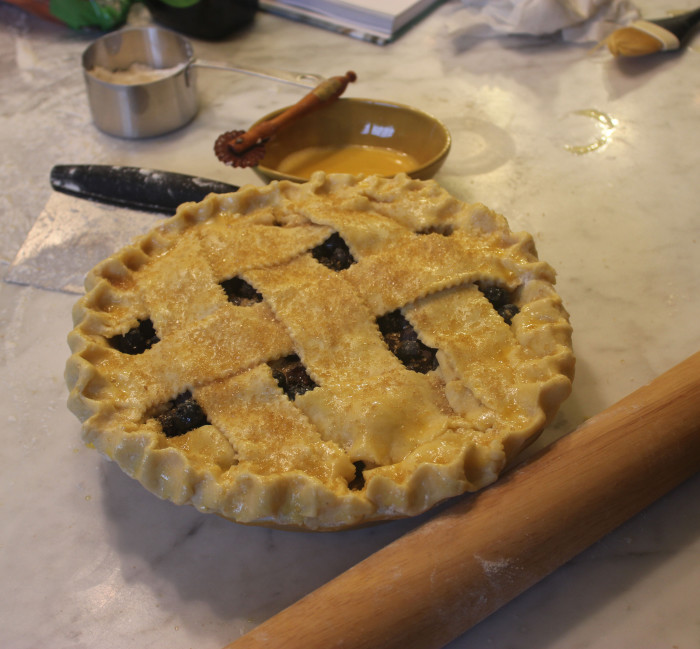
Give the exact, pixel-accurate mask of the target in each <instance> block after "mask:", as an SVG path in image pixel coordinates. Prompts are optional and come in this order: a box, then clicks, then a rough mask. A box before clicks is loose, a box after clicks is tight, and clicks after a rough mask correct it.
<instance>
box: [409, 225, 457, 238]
mask: <svg viewBox="0 0 700 649" xmlns="http://www.w3.org/2000/svg"><path fill="white" fill-rule="evenodd" d="M453 232H454V228H453V227H452V226H451V225H450V224H449V223H447V224H444V225H431V226H430V227H429V228H426V229H425V230H420V231H419V232H418V233H417V234H441V235H442V236H443V237H449V236H450V235H451V234H452V233H453Z"/></svg>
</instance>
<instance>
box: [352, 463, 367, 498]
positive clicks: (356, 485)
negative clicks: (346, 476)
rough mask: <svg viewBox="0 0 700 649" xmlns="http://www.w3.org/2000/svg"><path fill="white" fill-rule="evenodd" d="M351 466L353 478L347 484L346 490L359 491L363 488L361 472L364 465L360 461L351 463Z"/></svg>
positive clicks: (363, 478)
mask: <svg viewBox="0 0 700 649" xmlns="http://www.w3.org/2000/svg"><path fill="white" fill-rule="evenodd" d="M353 464H354V465H355V477H354V478H353V479H352V480H351V481H350V482H348V489H352V490H353V491H360V490H362V488H363V487H364V486H365V477H364V476H363V475H362V472H363V471H364V470H365V466H366V465H365V463H364V462H363V461H362V460H358V461H357V462H353Z"/></svg>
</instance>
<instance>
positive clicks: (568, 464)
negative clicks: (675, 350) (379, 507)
mask: <svg viewBox="0 0 700 649" xmlns="http://www.w3.org/2000/svg"><path fill="white" fill-rule="evenodd" d="M698 470H700V353H697V354H695V355H693V356H691V357H690V358H689V359H687V360H686V361H684V362H682V363H681V364H679V365H677V366H676V367H674V368H673V369H671V370H669V371H668V372H666V373H665V374H663V375H661V376H660V377H659V378H657V379H655V380H654V381H653V382H652V383H650V384H649V385H647V386H645V387H643V388H640V389H639V390H637V391H635V392H634V393H633V394H631V395H630V396H628V397H626V398H625V399H623V400H622V401H620V402H618V403H617V404H616V405H614V406H612V407H610V408H608V409H607V410H605V411H603V412H602V413H601V414H599V415H597V416H595V417H593V418H592V419H590V420H588V421H587V422H585V423H584V424H583V425H582V426H580V427H579V428H578V429H577V430H576V431H574V432H573V433H571V434H570V435H567V436H566V437H563V438H562V439H560V440H559V441H557V442H555V443H554V444H553V445H551V446H550V447H549V448H548V449H545V451H543V452H542V453H540V454H539V455H537V456H535V457H534V458H532V459H531V460H529V461H528V462H526V463H524V464H523V465H521V466H520V467H519V468H516V469H515V470H513V471H512V472H510V473H509V474H506V475H505V476H504V477H502V478H501V480H500V481H499V482H497V483H496V484H495V485H494V486H493V487H491V488H489V489H486V490H485V491H483V492H481V493H480V494H478V495H475V496H472V497H468V498H463V499H461V500H460V501H459V502H458V503H457V504H456V505H454V506H452V507H450V508H448V509H445V510H444V511H443V512H442V513H440V514H439V515H437V516H435V517H434V518H433V519H432V520H430V521H429V522H427V523H426V524H424V525H423V526H421V527H419V528H417V529H416V530H414V531H413V532H410V533H409V534H407V535H406V536H404V537H402V538H400V539H398V540H397V541H395V542H393V543H391V544H390V545H388V546H387V547H385V548H384V549H382V550H380V551H378V552H376V553H375V554H373V555H371V556H370V557H368V558H367V559H365V560H364V561H362V562H361V563H359V564H357V565H356V566H354V567H353V568H351V569H350V570H348V571H346V572H345V573H343V574H341V575H340V576H338V577H337V578H335V579H334V580H332V581H330V582H329V583H328V584H326V585H325V586H322V587H321V588H319V589H318V590H316V591H314V592H313V593H311V594H310V595H308V596H306V597H304V598H303V599H301V600H300V601H299V602H297V603H296V604H293V605H292V606H290V607H289V608H287V609H285V610H284V611H282V612H280V613H278V614H277V615H275V616H274V617H272V618H271V619H269V620H268V621H266V622H264V623H263V624H261V625H260V626H259V627H257V628H255V629H253V630H252V631H251V632H249V633H248V634H246V635H245V636H243V637H241V638H239V639H238V640H236V641H235V642H233V643H232V644H229V645H228V646H227V649H263V648H264V649H273V648H274V649H278V648H279V647H284V649H333V648H334V647H337V648H340V647H343V648H345V649H377V648H378V647H381V648H382V649H437V648H438V647H443V646H444V645H445V644H447V643H448V642H450V641H451V640H453V639H454V638H456V637H458V636H459V635H461V634H462V633H464V632H465V631H466V630H467V629H469V628H470V627H471V626H473V625H474V624H476V623H477V622H479V621H480V620H482V619H483V618H485V617H486V616H488V615H489V614H491V613H493V612H494V611H495V610H497V609H498V608H500V607H501V606H503V605H504V604H506V603H507V602H508V601H510V600H511V599H512V598H514V597H515V596H516V595H518V594H520V593H521V592H522V591H524V590H526V589H527V588H529V587H530V586H532V585H533V584H535V583H536V582H537V581H539V580H540V579H542V578H543V577H545V576H546V575H548V574H549V573H550V572H552V571H553V570H555V569H556V568H557V567H559V566H561V565H562V564H564V563H565V562H567V561H568V560H569V559H571V558H572V557H574V556H575V555H576V554H578V553H579V552H581V551H582V550H584V549H585V548H586V547H588V546H589V545H591V544H592V543H594V542H595V541H597V540H598V539H600V538H601V537H602V536H604V535H605V534H607V533H608V532H610V531H612V530H613V529H614V528H615V527H617V526H618V525H620V524H621V523H623V522H624V521H625V520H627V519H628V518H630V517H631V516H633V515H634V514H636V513H637V512H639V511H640V510H642V509H643V508H644V507H647V506H648V505H649V504H651V503H652V502H653V501H654V500H656V499H657V498H659V497H661V496H662V495H663V494H665V493H667V492H668V491H670V490H671V489H672V488H674V487H675V486H677V485H679V484H680V483H681V482H683V481H684V480H686V479H687V478H689V477H690V476H691V475H693V474H694V473H695V472H696V471H698Z"/></svg>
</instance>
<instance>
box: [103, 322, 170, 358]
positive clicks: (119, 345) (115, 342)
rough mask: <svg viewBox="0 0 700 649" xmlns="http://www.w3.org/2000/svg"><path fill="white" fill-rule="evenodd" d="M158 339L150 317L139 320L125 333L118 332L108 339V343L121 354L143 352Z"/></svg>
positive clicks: (133, 354)
mask: <svg viewBox="0 0 700 649" xmlns="http://www.w3.org/2000/svg"><path fill="white" fill-rule="evenodd" d="M159 340H160V339H159V338H158V336H157V335H156V330H155V329H154V327H153V322H152V321H151V319H150V318H148V319H146V320H139V323H138V325H137V326H135V327H132V328H131V329H129V331H127V332H126V333H125V334H119V335H117V336H113V337H112V338H110V339H109V344H110V345H112V347H114V349H116V350H117V351H120V352H122V354H131V355H132V356H135V355H137V354H143V352H145V351H146V350H147V349H150V348H151V347H153V345H155V344H156V343H157V342H158V341H159Z"/></svg>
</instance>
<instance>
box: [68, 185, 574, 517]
mask: <svg viewBox="0 0 700 649" xmlns="http://www.w3.org/2000/svg"><path fill="white" fill-rule="evenodd" d="M332 235H333V236H332ZM329 238H330V239H331V240H333V239H335V240H336V242H337V241H338V240H340V241H341V244H342V243H343V242H344V244H345V245H346V249H345V250H346V253H345V257H346V259H345V261H344V262H343V263H341V264H340V268H337V267H336V268H333V267H328V265H326V264H324V263H322V262H321V261H319V260H318V259H319V256H318V254H317V252H318V251H319V250H320V249H322V248H323V245H324V242H326V241H328V240H329ZM310 251H313V253H314V254H311V252H310ZM348 251H349V252H348ZM341 257H342V254H341ZM341 262H342V260H341ZM227 280H229V284H230V283H231V282H233V283H234V284H236V283H237V284H238V285H239V287H243V293H244V297H242V298H240V297H239V298H228V297H227V292H226V290H225V286H226V285H227V284H226V281H227ZM553 283H554V271H553V270H552V268H551V267H550V266H549V265H547V264H546V263H544V262H541V261H538V259H537V255H536V251H535V247H534V244H533V240H532V238H531V236H530V235H528V234H526V233H517V234H516V233H513V232H511V231H510V230H509V228H508V225H507V222H506V221H505V219H504V218H503V217H501V216H499V215H496V214H494V213H493V212H491V211H489V210H488V209H487V208H485V207H484V206H482V205H478V204H474V205H467V204H464V203H461V202H460V201H458V200H456V199H455V198H453V197H451V196H450V195H449V194H448V193H446V192H445V191H444V190H443V189H442V188H440V187H439V186H438V185H437V184H436V183H434V182H432V181H429V182H421V181H414V180H411V179H409V178H408V177H406V176H403V175H400V176H397V177H396V178H394V179H390V180H387V179H382V178H379V177H367V178H364V179H357V178H353V177H351V176H345V175H331V176H326V175H324V174H323V173H318V174H315V175H314V176H313V178H312V180H311V181H310V182H308V183H305V184H303V185H298V184H292V183H287V182H281V183H272V184H270V185H267V186H265V187H252V186H250V187H244V188H242V189H241V190H240V191H238V192H236V193H234V194H225V195H210V196H209V197H207V198H206V199H205V200H204V201H202V202H201V203H197V204H195V203H188V204H185V205H182V206H181V207H180V208H179V209H178V211H177V214H176V215H175V216H174V217H172V218H170V219H167V220H165V221H163V222H161V223H159V224H158V225H157V226H156V227H155V228H154V229H153V230H152V231H151V232H150V233H149V234H147V235H145V236H143V237H141V238H139V239H138V240H136V241H135V242H134V243H133V245H130V246H128V247H126V248H124V249H123V250H121V251H120V252H118V253H117V254H115V255H114V256H112V257H110V258H109V259H107V260H105V261H104V262H102V263H101V264H99V265H98V266H97V267H96V268H94V269H93V270H92V271H91V272H90V274H89V275H88V277H87V279H86V294H85V295H84V296H83V297H82V298H81V299H80V300H79V301H78V302H77V304H76V305H75V308H74V312H73V317H74V323H75V329H74V330H73V331H72V332H71V334H70V335H69V344H70V347H71V350H72V356H71V358H70V360H69V361H68V364H67V368H66V380H67V383H68V386H69V389H70V397H69V407H70V408H71V410H72V411H73V412H74V413H75V414H76V415H77V416H78V417H79V419H80V420H82V422H83V435H84V439H85V440H86V442H87V443H89V444H93V445H94V446H95V447H96V448H97V450H98V451H100V452H101V453H103V454H104V455H106V456H107V457H109V458H111V459H113V460H115V461H116V462H117V463H118V464H119V465H120V466H121V468H122V469H123V470H124V471H125V472H126V473H127V474H129V475H130V476H132V477H134V478H136V479H137V480H139V481H140V482H141V483H142V484H143V485H144V486H145V487H146V488H147V489H149V490H150V491H152V492H153V493H155V494H157V495H158V496H160V497H162V498H167V499H169V500H171V501H173V502H175V503H190V504H192V505H194V506H195V507H196V508H197V509H199V510H201V511H203V512H215V513H218V514H220V515H221V516H224V517H226V518H228V519H231V520H234V521H238V522H242V523H254V524H265V525H273V526H277V527H286V528H295V529H312V530H334V529H341V528H345V527H351V526H355V525H358V524H363V523H367V522H371V521H378V520H385V519H392V518H397V517H403V516H411V515H415V514H418V513H420V512H423V511H425V510H427V509H428V508H430V507H432V506H433V505H435V504H436V503H438V502H440V501H442V500H444V499H446V498H450V497H453V496H456V495H458V494H461V493H463V492H465V491H473V490H477V489H480V488H481V487H483V486H485V485H488V484H489V483H491V482H493V481H494V480H495V479H496V478H497V476H498V474H499V472H500V471H501V470H502V469H503V467H504V466H505V465H506V463H507V462H508V461H509V460H511V459H512V458H513V457H514V456H515V455H516V454H517V453H518V452H519V451H520V450H521V449H522V448H523V447H524V446H525V445H526V444H528V443H529V442H531V441H532V440H533V439H534V437H535V436H536V435H537V434H538V433H539V432H540V431H541V430H542V428H543V427H544V426H545V425H546V423H547V422H548V421H549V420H550V418H551V417H552V416H553V414H554V412H555V411H556V409H557V407H558V406H559V404H560V403H561V402H562V400H564V399H565V398H566V397H567V396H568V394H569V392H570V389H571V378H572V376H573V368H574V359H573V355H572V351H571V327H570V325H569V322H568V315H567V313H566V311H565V310H564V308H563V307H562V304H561V300H560V298H559V296H558V295H557V294H556V293H555V291H554V288H553ZM491 289H496V291H497V292H499V295H500V297H499V298H497V299H494V298H493V297H489V296H490V293H489V291H490V290H491ZM246 295H247V296H248V297H251V296H252V298H253V299H248V297H246ZM232 299H233V301H231V300H232ZM504 299H505V300H506V301H507V302H509V303H510V304H509V306H508V307H507V308H506V312H505V313H504V312H503V310H502V309H501V310H500V312H499V310H497V308H496V307H497V306H498V300H500V301H501V302H503V301H504ZM509 309H510V310H509ZM397 310H400V311H398V312H397ZM387 314H393V316H398V318H399V319H401V316H403V318H405V319H404V320H402V321H403V322H404V324H405V325H406V326H408V327H409V330H408V331H407V332H404V333H398V334H394V338H395V340H399V339H401V340H403V339H404V338H405V339H407V340H409V342H408V343H406V345H407V346H406V347H405V349H404V350H403V352H402V351H401V350H399V351H398V352H397V353H393V352H392V351H391V349H392V348H391V345H390V343H388V342H387V340H389V338H390V335H389V337H385V335H383V330H384V329H386V326H385V325H382V326H383V329H382V330H380V325H381V323H382V322H384V320H386V317H387ZM382 318H384V320H383V319H382ZM509 322H510V324H509ZM408 323H410V325H409V324H408ZM143 331H145V332H146V333H145V334H142V332H143ZM384 333H385V332H384ZM416 334H417V338H418V340H416ZM134 335H136V336H137V337H138V336H141V338H143V339H144V340H145V342H143V344H142V345H141V347H140V348H139V347H138V345H137V349H135V350H133V349H131V350H130V349H127V350H126V351H124V350H123V349H124V345H123V344H122V343H123V342H124V341H125V340H127V339H129V337H130V336H134ZM146 339H147V340H146ZM120 349H121V351H120ZM434 350H437V352H435V351H434ZM431 353H432V354H433V356H432V358H433V361H432V365H430V366H429V367H428V368H427V369H426V368H422V369H421V368H419V369H418V370H415V369H410V367H411V365H410V363H409V362H407V361H406V357H407V356H408V357H409V360H410V357H412V356H416V355H417V356H418V357H422V356H427V357H428V358H429V359H430V354H431ZM397 354H398V355H397ZM401 354H403V356H402V355H401ZM294 355H296V357H298V358H296V370H292V372H291V373H292V374H294V373H295V372H296V373H297V374H299V375H300V376H301V378H302V383H303V384H304V385H303V387H301V388H299V389H298V390H297V391H296V392H295V391H294V389H293V388H292V389H291V390H288V391H287V392H285V389H286V388H285V383H284V378H283V377H282V378H280V377H281V376H282V374H284V372H282V373H281V372H280V371H279V369H278V365H279V363H280V362H282V361H280V360H279V359H289V358H290V357H291V358H292V359H295V356H294ZM428 363H430V360H428ZM283 388H285V389H283ZM183 402H186V404H185V406H180V405H179V404H181V403H183ZM190 407H192V408H194V411H190V410H188V408H190ZM173 413H174V415H173ZM183 413H184V414H183ZM173 417H175V423H174V424H172V421H171V420H172V419H173ZM178 417H179V418H178ZM183 422H184V423H183ZM171 424H172V425H171Z"/></svg>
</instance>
